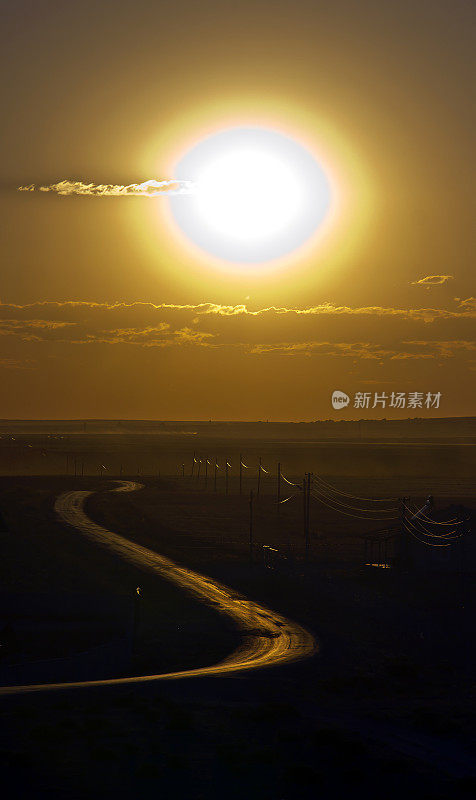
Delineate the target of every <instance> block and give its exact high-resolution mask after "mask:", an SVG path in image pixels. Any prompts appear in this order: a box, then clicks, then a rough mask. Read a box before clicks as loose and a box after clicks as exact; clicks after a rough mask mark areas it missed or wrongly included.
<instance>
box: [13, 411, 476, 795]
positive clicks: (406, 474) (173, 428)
mask: <svg viewBox="0 0 476 800" xmlns="http://www.w3.org/2000/svg"><path fill="white" fill-rule="evenodd" d="M0 436H1V438H0V511H1V513H2V516H3V521H4V524H3V526H2V527H3V529H4V530H3V532H1V533H0V539H1V542H2V559H1V562H0V575H1V589H0V595H1V598H2V613H1V617H0V621H1V627H2V629H3V630H2V631H1V635H2V637H3V639H2V645H3V650H4V655H3V656H2V659H1V661H0V673H3V675H4V676H5V675H7V676H10V682H14V681H12V675H14V674H15V669H17V670H18V674H20V673H21V670H22V669H27V670H28V669H29V667H28V665H29V664H30V665H31V663H32V662H36V663H38V662H41V663H42V664H46V667H45V668H46V670H47V671H48V669H50V670H51V674H52V675H54V674H55V670H58V669H59V668H61V669H63V667H64V670H65V675H66V678H65V679H67V677H68V669H71V670H72V674H73V676H74V674H75V673H74V670H75V669H77V663H76V662H75V655H76V654H78V653H97V652H99V653H104V652H106V654H107V653H109V656H111V654H112V657H110V658H109V661H108V660H107V659H105V660H104V659H103V661H102V662H101V660H99V662H97V663H98V664H99V666H98V667H97V669H98V670H99V674H98V677H114V676H119V675H125V674H128V675H142V674H150V673H155V672H168V671H175V670H182V669H187V668H193V667H197V666H206V665H210V664H214V663H217V662H218V661H220V660H222V659H224V658H225V657H226V656H227V655H228V654H229V653H230V652H231V651H232V650H233V649H235V648H236V647H238V646H239V643H240V634H239V632H238V631H237V630H235V629H234V628H233V626H232V625H231V623H230V621H229V620H228V618H226V617H223V616H220V615H219V614H217V613H216V612H214V610H213V609H212V608H209V607H207V606H205V605H203V604H200V603H198V602H197V601H196V600H195V599H193V598H191V597H189V596H187V595H185V594H184V593H183V592H181V591H179V590H178V589H177V588H175V587H174V586H173V585H170V584H168V583H166V582H165V581H162V580H159V579H158V578H157V577H155V576H153V575H150V574H147V573H146V572H143V571H141V570H139V569H138V568H136V567H134V566H132V565H130V564H128V563H126V562H125V561H122V560H120V559H119V558H117V557H114V556H113V555H112V554H110V553H108V552H107V551H105V550H103V549H101V548H100V547H97V546H95V545H94V544H93V543H92V542H90V541H88V540H87V539H85V538H84V537H83V536H82V535H81V533H80V532H79V531H77V530H75V529H73V528H69V527H68V526H67V525H65V524H64V523H62V522H61V520H60V519H59V518H58V517H57V515H56V514H55V512H54V503H55V500H56V498H57V497H58V495H60V494H61V493H62V492H66V491H71V490H87V491H92V492H94V494H92V495H91V496H90V497H89V498H88V500H87V502H86V508H85V510H86V513H87V514H88V515H89V516H90V517H91V519H93V520H94V521H95V522H97V523H99V524H100V525H103V526H104V527H106V528H108V529H110V530H112V531H114V532H116V533H119V534H121V535H122V536H125V537H126V538H128V539H130V540H132V541H134V542H137V543H139V544H141V545H144V546H146V547H148V548H149V549H151V550H154V551H156V552H157V553H160V554H162V555H165V556H167V557H169V558H171V559H173V560H174V561H175V562H176V563H178V564H181V565H183V566H186V567H190V568H192V569H195V570H196V571H198V572H201V573H202V574H205V575H209V576H211V577H212V578H215V579H217V580H219V581H220V582H222V583H225V584H226V585H228V586H231V587H233V588H234V589H236V590H238V591H240V592H242V593H243V594H245V595H246V596H247V597H249V598H250V599H252V600H256V601H259V602H262V603H264V604H265V605H268V606H269V607H271V608H272V609H273V610H274V611H277V612H279V613H281V614H282V615H284V616H286V617H288V618H290V619H292V620H295V621H296V622H298V623H299V624H301V625H302V626H304V627H305V628H307V629H308V630H309V631H311V632H312V634H313V635H314V636H315V637H316V638H317V639H318V641H319V652H318V654H317V655H316V656H314V657H313V658H311V659H309V660H306V661H303V662H299V663H295V664H290V665H288V666H281V667H275V668H270V669H265V670H259V671H256V672H248V673H243V674H242V675H235V676H232V675H230V676H229V677H221V678H206V679H204V678H202V679H194V680H190V681H186V680H183V681H177V682H167V683H166V684H156V685H149V686H145V685H144V686H141V685H140V684H138V685H137V686H135V687H134V688H131V687H114V688H113V687H110V688H106V687H105V688H102V689H101V688H97V689H91V690H75V691H73V690H68V691H66V690H65V691H60V692H57V693H54V694H46V695H42V694H41V693H39V694H35V695H18V696H12V697H3V698H0V709H1V718H2V727H1V743H2V756H1V758H2V774H3V775H4V779H5V785H9V784H10V785H12V786H13V787H14V789H15V791H14V792H12V795H11V796H14V795H16V796H19V794H20V793H21V792H23V796H29V797H35V798H37V797H52V796H57V797H65V796H68V797H94V796H99V795H101V794H102V795H106V796H113V795H115V796H117V797H122V796H140V795H141V794H145V795H146V796H148V795H149V794H150V793H152V792H154V793H155V794H158V795H162V796H164V797H172V796H173V797H179V798H181V797H184V798H185V797H186V798H215V797H217V798H218V797H220V798H222V797H225V796H226V797H227V798H235V797H236V798H238V797H240V798H241V797H243V796H247V797H250V798H251V797H252V798H254V797H257V798H258V797H259V798H288V797H289V798H291V797H295V796H299V797H305V798H307V797H315V796H316V795H317V794H319V795H320V796H321V797H334V796H339V795H340V796H342V794H343V792H349V791H353V792H355V791H359V792H360V791H362V792H366V793H367V795H368V796H369V797H374V796H377V795H378V796H381V795H382V794H385V796H387V797H397V796H400V795H401V793H402V792H403V791H407V792H409V791H412V792H413V791H414V792H416V791H418V792H421V793H423V796H426V797H448V796H451V797H465V796H468V797H469V796H471V795H472V793H473V791H474V787H475V778H474V776H475V770H474V761H473V758H474V740H473V739H472V736H473V729H472V721H473V719H474V673H473V665H474V652H475V647H474V622H473V621H474V611H475V600H474V569H475V558H474V551H475V547H474V533H469V534H467V535H466V536H465V537H463V539H464V543H463V544H461V542H458V543H457V544H455V545H453V546H452V547H451V548H448V549H447V551H445V552H441V551H440V550H438V549H437V548H435V547H428V546H427V545H423V544H419V543H418V542H413V541H412V543H411V545H412V546H411V554H410V555H411V559H410V561H407V562H405V564H403V565H402V563H400V564H399V558H400V559H401V538H400V527H399V526H400V518H399V515H400V499H401V498H403V497H405V498H408V497H410V498H411V500H410V501H408V502H409V504H410V505H411V507H412V508H419V507H421V505H422V504H423V503H424V502H425V500H426V498H427V496H428V495H432V496H433V497H434V512H432V513H433V514H434V517H435V519H437V518H441V519H444V518H445V517H446V518H448V516H454V514H455V513H457V514H462V515H464V516H465V517H466V518H468V519H469V520H470V521H469V523H468V526H469V527H470V528H471V527H473V526H474V510H475V505H476V498H475V489H474V475H475V471H476V470H475V467H476V424H475V420H473V419H455V420H451V419H449V420H408V421H402V422H389V421H380V422H368V421H362V422H360V423H358V422H356V423H350V422H349V423H331V422H328V423H313V424H284V423H283V424H276V423H244V424H239V423H229V424H226V423H212V422H210V423H190V422H182V423H152V422H151V423H146V422H136V423H134V422H119V421H118V422H109V421H90V422H84V421H81V422H74V421H73V422H55V421H51V422H42V423H33V422H31V423H28V422H9V421H4V422H1V421H0ZM240 456H241V460H242V463H243V465H246V466H243V467H242V470H241V471H242V478H241V494H240V478H239V463H240ZM260 459H261V464H262V467H263V469H262V471H261V477H260V481H259V495H258V470H259V461H260ZM207 461H208V462H209V463H207ZM227 461H228V463H229V464H230V465H231V466H229V467H228V468H226V462H227ZM215 463H217V464H218V466H219V468H218V469H217V470H215ZM278 463H279V464H280V465H281V472H282V475H283V476H284V478H286V480H287V481H289V482H290V483H287V482H286V480H284V478H283V479H282V480H281V482H280V499H281V500H286V498H288V497H289V498H290V499H289V500H288V501H287V502H285V503H281V504H278V502H277V500H278V491H277V464H278ZM227 471H228V479H227V477H226V472H227ZM308 472H311V473H313V474H314V477H313V479H312V482H311V487H312V491H311V497H310V500H309V525H308V534H307V537H306V530H305V514H304V507H303V492H302V488H301V487H302V481H303V477H304V474H305V473H308ZM192 473H193V474H192ZM215 475H216V478H215ZM119 477H123V478H124V479H126V478H127V479H130V480H135V481H138V482H140V483H141V484H142V485H143V488H142V489H140V490H138V491H136V492H133V493H129V494H120V493H114V492H111V491H110V490H111V489H112V488H114V486H115V485H116V484H115V483H114V480H117V479H119ZM320 479H323V480H324V481H326V484H322V483H319V480H320ZM292 484H294V485H292ZM329 485H331V486H332V487H334V489H329V488H326V487H328V486H329ZM323 487H324V488H323ZM251 490H252V491H253V494H254V499H253V527H252V543H251V547H250V525H249V523H250V518H249V512H250V492H251ZM335 490H337V493H336V492H335ZM226 492H227V493H226ZM341 492H345V493H346V494H340V493H341ZM329 498H332V499H331V500H329ZM355 498H372V499H382V498H395V501H393V500H392V501H391V502H389V501H385V502H384V503H383V504H382V507H387V506H388V505H389V506H392V507H393V506H394V505H395V504H396V506H397V511H396V512H392V514H390V515H389V516H396V519H390V520H386V519H385V520H384V521H381V520H380V516H382V515H380V514H377V515H375V514H372V513H371V512H370V511H369V512H368V517H367V518H365V514H362V512H360V513H358V514H356V515H355V516H354V514H355V509H356V508H362V509H364V508H369V507H371V508H374V507H379V506H378V504H375V506H372V504H371V503H369V502H367V501H361V500H357V499H355ZM336 500H337V502H336ZM450 506H452V507H453V508H452V509H451V513H450V512H449V508H450ZM375 516H377V517H378V519H375V518H374V517H375ZM362 517H364V518H362ZM382 529H384V530H385V529H389V534H388V543H387V545H386V546H385V549H384V547H383V545H382V546H381V548H380V549H379V548H378V540H379V537H381V536H382V533H381V531H382ZM373 532H374V536H373V537H372V535H371V534H372V533H373ZM383 536H384V538H387V534H383ZM375 537H376V543H375V544H372V543H371V541H370V540H371V539H372V538H375ZM268 548H273V549H272V550H269V549H268ZM399 548H400V549H399ZM372 563H381V564H384V563H385V564H389V565H390V566H389V568H381V567H378V566H373V567H372V566H368V565H369V564H372ZM138 586H140V590H141V596H140V598H139V596H138V595H137V594H136V587H138ZM111 643H112V644H111ZM108 647H109V648H110V650H108ZM101 648H103V649H101ZM114 648H115V649H114ZM41 663H40V666H41ZM95 663H96V662H95ZM25 664H26V665H27V667H25ZM15 665H16V666H15ZM87 669H89V670H93V667H92V666H91V665H89V667H88V666H86V670H87ZM93 671H94V670H93ZM21 674H23V673H21ZM87 677H89V678H94V677H96V675H95V674H91V673H87ZM17 682H24V681H17Z"/></svg>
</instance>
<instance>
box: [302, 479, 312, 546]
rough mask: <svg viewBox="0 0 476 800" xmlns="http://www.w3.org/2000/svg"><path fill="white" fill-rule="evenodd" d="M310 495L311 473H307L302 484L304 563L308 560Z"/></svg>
mask: <svg viewBox="0 0 476 800" xmlns="http://www.w3.org/2000/svg"><path fill="white" fill-rule="evenodd" d="M310 494H311V473H310V472H307V473H306V475H305V477H304V478H303V482H302V519H303V533H304V543H305V547H306V561H307V560H308V558H309V499H310Z"/></svg>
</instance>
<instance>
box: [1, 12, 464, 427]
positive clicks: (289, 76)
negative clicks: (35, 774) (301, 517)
mask: <svg viewBox="0 0 476 800" xmlns="http://www.w3.org/2000/svg"><path fill="white" fill-rule="evenodd" d="M472 14H474V11H472V9H471V6H470V4H469V3H466V2H463V1H462V0H459V1H458V2H454V1H453V2H446V1H445V2H442V1H440V0H433V2H429V0H428V1H426V2H425V1H421V2H419V3H414V2H407V1H406V0H401V1H400V2H388V3H381V2H380V3H378V2H373V1H371V0H363V1H362V2H360V3H354V2H351V1H350V0H347V1H346V2H343V1H342V2H339V0H336V1H335V2H332V3H331V2H325V3H316V2H305V1H304V0H300V2H299V3H291V2H290V1H289V0H281V2H280V1H279V0H273V2H271V0H253V1H251V0H249V1H248V0H241V2H240V3H237V4H231V3H226V2H223V1H221V2H218V0H215V1H214V2H211V0H204V1H203V2H201V3H196V2H192V0H188V1H187V2H185V1H184V0H174V2H172V1H171V0H170V1H169V0H166V2H160V3H158V2H152V0H147V1H146V0H136V1H135V2H130V1H129V0H115V2H112V0H111V1H110V2H109V0H105V2H101V3H97V2H91V1H90V0H83V2H70V3H66V4H65V3H64V2H59V0H49V1H48V2H44V3H41V4H38V3H35V2H27V1H26V0H18V2H16V3H15V4H11V5H10V7H9V9H8V10H7V11H6V13H5V15H4V16H5V17H6V20H5V24H4V25H3V26H2V32H1V37H2V42H1V48H0V53H1V59H2V74H4V75H7V76H8V80H6V81H3V84H2V87H1V91H2V94H3V97H2V107H3V108H4V109H8V110H9V111H8V113H7V114H6V115H4V121H3V123H2V138H1V145H0V146H1V153H2V175H3V178H2V186H1V196H0V202H1V210H2V222H3V225H2V232H1V253H2V271H1V280H0V301H1V302H0V334H1V338H0V342H1V347H0V382H1V386H2V392H1V396H0V417H16V418H19V417H25V418H41V417H50V418H51V417H63V418H68V417H75V418H77V417H89V418H90V417H102V418H107V417H112V418H116V417H124V418H126V417H129V418H149V419H150V418H164V419H177V418H185V419H186V418H189V419H192V418H193V419H200V418H204V419H209V418H213V419H263V418H264V419H281V420H286V419H290V420H296V419H304V420H305V419H318V418H329V417H334V418H339V417H356V416H357V417H359V416H368V417H371V416H387V417H391V416H415V415H416V414H415V412H411V413H410V412H407V410H401V411H393V410H391V409H385V411H382V410H380V409H377V410H372V409H369V410H366V411H365V412H360V411H359V412H358V413H357V412H356V411H355V410H354V409H353V408H352V406H350V407H349V408H348V409H347V410H346V411H343V412H335V411H333V410H332V407H331V404H330V395H331V393H332V391H333V389H342V390H343V391H345V392H347V393H348V394H350V395H353V394H354V393H355V392H357V391H371V392H372V393H373V392H374V391H378V392H383V391H385V392H387V393H389V394H390V393H391V391H399V392H412V391H422V392H428V391H431V392H437V391H441V392H442V399H441V407H440V409H439V410H438V411H436V410H431V411H427V410H426V409H425V410H424V411H423V412H422V413H423V414H424V415H431V414H434V415H443V416H449V415H468V414H472V413H474V400H473V397H474V389H475V388H476V387H475V386H474V383H475V375H476V372H475V370H476V358H475V347H476V345H475V343H474V329H475V325H474V318H475V315H476V303H475V301H474V299H472V298H473V297H474V295H476V291H475V287H474V280H473V270H472V246H471V245H472V244H473V235H472V219H473V209H474V202H473V197H472V180H471V178H472V175H471V172H472V163H473V161H474V159H473V155H472V143H471V139H472V131H473V130H474V126H473V123H474V121H473V119H472V109H471V106H470V104H469V97H470V96H471V75H472V73H473V70H472V66H473V65H472V63H471V59H472V53H473V52H474V42H472V41H471V30H474V25H472V19H471V15H472ZM473 21H474V20H473ZM250 123H256V124H262V125H268V126H270V127H276V128H278V129H281V130H285V131H287V132H290V133H291V134H293V135H295V136H296V137H297V138H299V139H300V140H302V141H303V142H304V143H306V144H307V145H308V146H309V147H310V148H311V149H312V151H313V152H314V153H315V154H317V156H318V157H319V158H320V159H321V160H322V163H323V165H324V166H325V168H326V169H328V170H329V171H330V172H331V173H332V175H333V177H334V178H335V181H336V186H337V187H338V196H339V198H338V199H339V203H338V208H337V212H336V215H335V219H333V221H332V225H331V226H329V230H328V231H327V232H326V234H325V236H324V237H323V238H322V239H321V240H319V241H318V242H317V244H316V245H315V246H314V247H311V248H307V249H306V250H305V251H304V252H303V253H298V254H296V255H295V256H294V257H293V258H289V259H287V260H286V263H285V265H284V266H283V265H280V268H279V269H277V268H276V269H268V270H266V271H265V272H261V271H260V270H256V273H251V274H250V272H249V271H247V272H246V273H240V272H239V271H238V272H237V271H235V272H233V273H230V272H229V271H228V270H227V269H226V268H224V265H223V266H222V267H220V265H219V264H217V263H216V262H215V261H214V260H213V259H208V258H206V257H203V256H200V257H198V256H197V255H196V253H195V252H194V251H192V250H191V249H190V248H189V247H187V246H186V245H185V242H184V240H183V239H182V238H181V237H180V236H177V235H176V234H174V233H173V230H172V228H171V226H170V224H169V223H168V221H167V204H168V201H167V199H166V198H165V197H159V198H154V199H152V198H149V197H90V196H69V197H64V196H58V195H57V194H55V193H54V192H48V193H45V192H39V191H35V192H19V191H18V187H19V186H22V185H30V184H35V185H36V186H37V187H38V186H47V185H50V184H53V183H56V182H58V181H61V180H66V179H67V180H71V181H83V182H85V183H91V182H92V183H101V184H103V183H108V184H120V185H128V184H132V183H140V182H142V181H145V180H149V179H158V180H161V179H167V178H171V177H173V176H172V175H171V170H172V167H173V163H174V160H176V158H177V157H178V156H179V154H180V152H181V151H182V150H183V148H184V147H186V146H187V145H190V144H193V143H194V142H195V141H197V140H198V139H199V138H200V137H201V136H202V135H203V134H204V133H212V132H214V131H216V130H218V129H220V128H222V127H223V126H227V125H233V124H245V125H246V124H250ZM251 312H258V313H251ZM302 312H306V313H302Z"/></svg>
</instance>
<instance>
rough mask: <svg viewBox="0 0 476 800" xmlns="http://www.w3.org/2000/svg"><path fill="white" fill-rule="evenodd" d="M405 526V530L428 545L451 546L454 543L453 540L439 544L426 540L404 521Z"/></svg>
mask: <svg viewBox="0 0 476 800" xmlns="http://www.w3.org/2000/svg"><path fill="white" fill-rule="evenodd" d="M403 526H404V528H405V530H406V531H407V533H409V534H410V536H413V538H414V539H416V540H417V541H418V542H420V543H421V544H426V546H427V547H451V545H452V544H453V542H445V543H444V544H437V543H436V542H425V540H424V539H420V537H419V536H417V535H416V534H415V533H414V532H413V531H412V529H411V528H409V527H408V525H407V524H406V522H403ZM457 538H459V537H457Z"/></svg>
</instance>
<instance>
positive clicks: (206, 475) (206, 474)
mask: <svg viewBox="0 0 476 800" xmlns="http://www.w3.org/2000/svg"><path fill="white" fill-rule="evenodd" d="M209 463H210V462H209V460H208V458H206V459H205V489H206V488H207V484H208V465H209Z"/></svg>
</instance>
